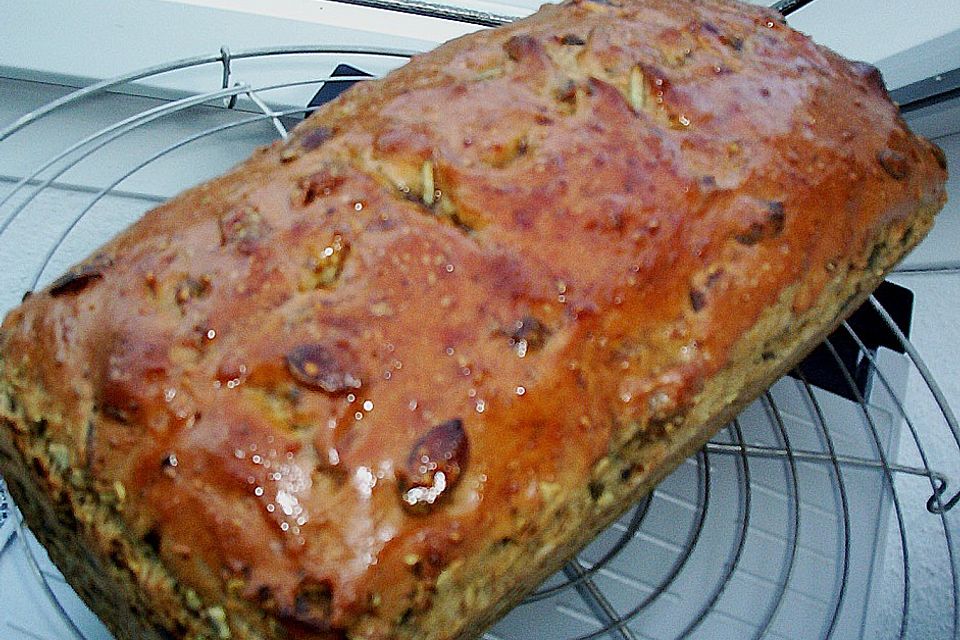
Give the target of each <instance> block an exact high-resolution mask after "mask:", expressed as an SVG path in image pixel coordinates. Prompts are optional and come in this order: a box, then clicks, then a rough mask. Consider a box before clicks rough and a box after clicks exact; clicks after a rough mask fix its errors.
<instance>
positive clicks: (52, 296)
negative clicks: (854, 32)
mask: <svg viewBox="0 0 960 640" xmlns="http://www.w3.org/2000/svg"><path fill="white" fill-rule="evenodd" d="M936 151H937V150H936V149H935V148H934V147H933V146H932V145H930V144H929V143H927V142H925V141H922V140H920V139H917V138H916V137H914V136H913V135H912V134H910V133H909V131H908V130H907V129H906V127H905V125H904V124H903V122H902V120H901V119H900V118H899V117H898V115H897V112H896V109H895V107H894V106H893V105H891V104H890V103H889V101H888V100H887V99H886V96H885V94H884V92H883V88H882V83H881V82H880V81H879V78H878V76H877V75H876V72H875V70H873V69H872V68H870V67H867V66H865V65H861V64H857V63H853V64H851V63H848V62H846V61H843V60H841V59H839V58H838V57H836V56H835V55H833V54H832V53H830V52H828V51H826V50H823V49H821V48H819V47H816V46H815V45H813V44H812V43H811V42H810V41H809V40H808V39H807V38H805V37H804V36H802V35H800V34H797V33H795V32H793V31H791V30H789V29H788V28H787V27H785V26H784V25H783V24H782V22H781V20H780V19H779V17H777V16H776V15H775V14H773V13H771V12H769V11H767V10H765V9H760V8H753V7H743V6H740V5H735V4H733V3H726V2H701V3H687V2H677V1H675V0H673V1H670V2H666V1H656V0H650V1H647V2H636V3H624V6H622V7H620V6H614V4H606V3H604V4H601V3H593V2H572V3H567V4H564V5H562V6H560V7H546V8H544V9H542V10H541V11H540V12H539V13H538V14H537V15H536V16H534V17H532V18H530V19H527V20H524V21H520V22H518V23H516V24H514V25H510V26H508V27H504V28H502V29H498V30H494V31H487V32H481V33H477V34H474V35H472V36H468V37H466V38H462V39H460V40H457V41H455V42H453V43H450V44H448V45H444V46H443V47H441V48H440V49H438V50H436V51H434V52H432V53H430V54H426V55H424V56H420V57H417V58H415V59H414V60H413V61H411V62H410V64H408V65H407V66H406V67H404V68H403V69H401V70H398V71H396V72H394V73H393V74H391V75H390V76H389V77H388V78H386V79H385V80H382V81H371V82H366V83H363V84H361V85H358V86H356V87H355V88H354V89H352V90H351V91H350V92H348V93H347V94H345V95H344V96H343V97H342V98H341V99H339V100H337V101H336V102H334V103H332V104H330V105H328V106H326V107H324V108H323V109H321V110H320V111H319V112H318V113H317V114H316V115H315V116H314V117H313V118H311V119H310V120H308V121H307V123H305V124H304V125H303V126H302V127H301V128H300V129H299V130H298V131H297V133H296V135H295V136H294V138H293V140H292V141H291V142H290V143H289V144H287V145H275V146H274V147H271V148H268V149H265V150H263V151H261V152H260V153H258V154H257V155H255V156H254V157H253V158H252V159H251V160H249V161H248V162H246V163H245V164H244V165H242V166H241V167H240V168H238V169H237V170H236V171H234V172H232V173H231V174H229V175H227V176H225V177H223V178H221V179H219V180H216V181H213V182H211V183H208V184H206V185H203V186H201V187H198V188H197V189H194V190H192V191H190V192H188V193H186V194H184V195H182V196H180V197H179V198H177V199H175V200H173V201H171V202H170V203H168V204H166V205H164V206H162V207H160V208H158V209H156V210H154V211H152V212H150V213H149V214H147V215H146V217H145V218H144V219H143V220H142V221H140V222H138V223H137V224H136V225H134V226H133V227H132V228H131V229H129V230H128V231H126V232H125V233H123V234H121V235H120V236H119V237H118V238H117V239H115V240H114V241H112V242H111V243H109V244H108V245H106V246H105V247H104V248H103V249H102V251H100V252H99V253H98V255H97V256H94V257H93V258H91V260H90V261H88V262H87V263H84V264H83V265H81V266H78V267H77V268H76V269H74V270H73V271H72V272H71V273H70V274H67V275H66V276H64V277H63V278H61V279H59V280H58V281H57V282H55V283H54V284H53V285H51V287H50V288H48V289H47V290H46V291H45V292H43V293H40V294H37V295H34V296H32V297H31V298H30V299H29V300H27V301H26V302H25V304H24V305H23V306H22V307H20V308H19V309H17V310H15V311H14V312H12V313H11V314H10V316H8V318H7V319H6V321H5V323H4V325H3V332H4V333H3V346H2V354H3V374H4V375H3V377H4V381H5V388H8V393H9V395H10V397H11V399H12V400H13V402H14V403H15V404H16V408H9V409H5V411H7V417H8V420H11V419H16V420H19V421H20V422H21V423H25V424H28V425H30V424H38V423H39V421H41V420H42V421H43V429H42V434H34V435H33V436H21V437H22V438H24V439H28V438H29V437H36V438H42V439H43V440H44V441H45V442H49V443H51V444H53V445H55V446H57V447H63V449H56V451H58V454H57V455H63V456H66V460H65V463H66V464H64V465H63V468H64V469H66V468H69V469H70V470H71V476H75V478H74V479H75V481H76V487H75V489H76V491H77V492H81V493H83V492H88V493H89V494H91V495H92V496H94V497H95V499H96V500H99V501H100V502H101V503H102V504H104V505H107V506H109V508H111V509H113V510H114V511H115V512H116V514H117V517H118V518H119V520H120V522H121V523H122V527H123V530H124V531H125V532H126V533H125V535H128V536H130V538H131V539H133V540H137V541H142V543H143V544H142V546H143V550H142V553H144V554H146V556H148V557H150V558H151V559H153V558H159V559H160V560H161V562H162V566H163V568H164V570H165V571H166V572H168V573H169V574H170V575H173V576H175V578H176V580H177V581H178V586H177V589H178V593H179V594H180V597H182V598H183V600H184V602H186V603H187V604H188V605H193V604H196V607H194V608H196V609H198V610H200V611H205V612H206V613H201V614H198V616H200V617H203V616H205V617H206V621H207V623H209V625H211V628H212V630H213V632H216V633H218V634H221V635H223V633H224V629H226V632H227V633H231V634H239V632H240V623H239V622H238V621H239V620H241V619H242V620H243V623H244V624H245V625H250V626H251V628H254V629H260V630H261V631H262V632H264V633H269V634H272V635H274V636H276V637H283V636H284V635H288V636H290V637H295V638H300V637H303V638H308V637H316V638H327V637H342V636H344V635H349V636H350V637H367V638H384V637H390V636H392V635H396V629H397V628H398V625H399V626H402V625H404V624H407V623H409V621H411V620H416V619H418V617H419V616H424V617H427V616H429V612H430V609H431V606H433V603H434V602H435V601H437V600H438V599H441V598H447V599H450V598H454V596H450V595H448V594H444V593H438V592H442V590H443V588H444V587H443V578H442V574H443V573H444V571H445V570H449V571H451V573H448V576H449V575H456V569H457V567H460V566H463V565H464V562H465V560H467V559H469V558H472V557H477V556H478V554H483V553H487V552H488V550H489V549H491V548H495V547H496V546H497V545H517V546H518V547H522V548H527V547H530V546H531V545H532V546H533V547H536V546H537V545H540V546H541V547H543V546H545V545H547V544H550V545H553V546H555V547H558V548H566V546H568V544H569V542H570V540H573V538H569V539H566V540H549V541H548V540H542V532H543V531H544V528H545V527H544V523H543V521H542V519H541V518H540V516H539V515H538V514H547V515H551V514H554V513H555V512H556V509H557V508H559V507H558V505H561V506H562V505H563V504H565V503H567V502H569V503H571V504H572V503H573V502H575V501H576V500H579V499H580V498H581V497H583V496H588V495H589V496H590V499H592V500H594V501H595V502H597V503H598V504H600V505H601V506H600V507H598V509H602V510H603V511H604V513H607V514H608V515H609V513H614V512H616V510H618V509H622V508H626V507H627V506H628V505H627V504H616V505H612V504H607V505H602V504H601V503H602V501H603V499H604V493H603V487H600V489H599V490H598V489H597V485H596V484H591V480H593V479H595V477H598V476H599V475H602V474H601V473H600V472H599V471H598V470H597V466H598V464H600V463H601V461H603V460H606V459H608V457H609V456H610V455H612V454H616V453H618V452H619V451H620V449H621V447H623V446H624V445H625V444H627V443H632V444H631V446H634V447H636V446H638V445H637V443H638V442H639V443H640V444H641V445H643V444H644V443H646V444H650V445H651V446H653V445H654V444H656V443H660V442H663V441H668V440H670V439H671V438H681V436H678V435H677V434H676V430H677V429H678V428H680V429H697V428H702V425H701V424H688V423H687V420H686V418H685V416H687V415H689V414H696V409H697V403H698V402H700V401H701V398H700V394H701V391H702V390H703V388H704V384H705V382H706V381H709V380H711V379H713V378H715V377H717V376H718V375H720V374H722V373H723V372H724V371H727V370H728V369H729V368H731V367H733V366H734V365H738V364H739V365H742V362H739V361H737V360H736V358H737V357H738V356H737V351H736V349H738V348H740V347H738V345H739V342H740V340H741V338H742V337H743V336H744V335H745V334H748V333H749V332H750V330H751V329H752V328H753V327H755V325H757V323H758V321H759V320H760V319H761V317H762V315H763V313H764V311H765V310H768V309H770V308H772V307H777V308H778V309H779V308H783V309H788V310H789V312H790V313H791V314H792V317H797V318H800V317H805V315H804V314H805V312H806V311H807V310H808V309H810V308H812V305H815V304H816V303H818V301H820V300H822V299H824V298H825V297H826V296H830V295H835V294H839V293H841V292H843V293H844V295H847V296H849V295H852V293H851V291H850V290H849V288H844V287H839V285H836V283H838V282H841V281H842V282H844V283H845V284H846V282H847V281H846V280H845V279H844V278H847V276H848V274H856V273H862V274H864V275H863V279H864V281H865V282H869V281H872V280H873V279H875V275H876V274H874V273H873V272H874V270H875V269H879V268H886V267H887V266H889V262H890V260H891V259H893V258H895V257H896V255H898V252H899V250H900V249H899V248H901V247H908V246H912V245H913V244H914V243H915V242H916V241H917V239H918V238H917V235H916V234H918V233H920V232H921V231H922V230H925V229H926V228H927V226H928V225H929V218H930V216H931V215H932V214H933V213H934V211H935V210H936V209H937V208H938V206H939V204H940V203H941V202H942V201H943V198H944V192H943V182H944V179H945V167H944V166H943V164H944V163H943V161H942V155H938V154H937V152H936ZM918 211H920V212H922V215H923V219H916V220H915V219H914V218H913V216H914V215H917V212H918ZM914 228H916V231H914V230H913V229H914ZM880 238H883V239H884V241H885V242H887V243H888V244H889V245H891V247H892V248H890V247H888V248H887V249H884V250H883V251H879V252H875V253H873V254H872V252H871V248H872V247H873V246H874V245H875V244H876V243H877V242H878V239H880ZM891 251H892V252H893V254H892V256H893V257H892V258H889V259H887V256H888V253H890V252H891ZM880 256H884V257H885V258H884V261H883V262H882V263H878V264H872V263H871V258H873V259H874V260H877V259H878V258H879V257H880ZM835 285H836V286H837V288H836V290H834V289H832V288H831V287H834V286H835ZM839 304H842V301H841V303H838V305H837V306H839ZM778 317H779V316H778ZM832 320H833V317H832V316H831V317H829V318H824V319H823V323H824V326H827V325H828V324H829V323H830V322H832ZM790 329H791V327H789V326H785V327H784V326H771V327H770V328H769V332H768V334H765V335H764V336H763V337H764V340H765V341H769V342H770V344H779V343H781V342H783V341H784V340H785V337H784V336H785V334H788V333H789V331H790ZM776 357H778V354H774V353H771V354H770V359H774V358H776ZM768 382H769V381H768ZM746 383H748V384H747V386H748V387H751V388H752V387H753V386H754V385H755V384H757V380H754V379H750V378H748V379H746ZM703 422H707V421H703ZM717 426H718V425H717ZM24 431H30V429H27V428H25V429H24ZM703 435H704V433H699V436H701V437H702V436H703ZM689 436H690V433H687V432H684V435H682V437H684V438H689ZM681 439H682V438H681ZM18 446H20V448H21V449H22V450H25V449H26V448H27V447H26V445H24V444H20V445H18ZM673 462H674V463H675V461H673ZM638 466H642V465H639V464H638ZM664 471H665V470H664V469H660V470H658V471H657V473H658V474H660V475H662V473H663V472H664ZM636 472H637V473H639V474H641V476H642V475H643V474H644V473H652V472H650V471H649V470H644V469H642V468H638V469H637V470H636ZM644 477H645V476H644ZM651 477H652V476H651ZM593 494H596V495H593ZM578 504H579V503H578ZM598 517H599V516H598ZM605 517H606V516H605ZM598 522H599V520H598ZM586 527H587V528H590V525H586ZM506 579H510V576H509V575H508V576H506ZM438 581H439V582H440V585H441V586H439V587H438V586H437V583H438ZM456 599H457V602H459V603H461V604H462V606H463V607H465V610H464V612H463V613H464V616H469V615H471V613H472V612H471V610H470V605H469V603H468V602H466V599H465V598H463V597H459V596H456ZM251 610H255V611H261V610H262V611H263V612H265V614H266V617H262V618H258V617H257V616H256V615H252V614H250V611H251ZM173 631H176V629H173ZM454 632H456V631H455V630H451V633H454Z"/></svg>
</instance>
